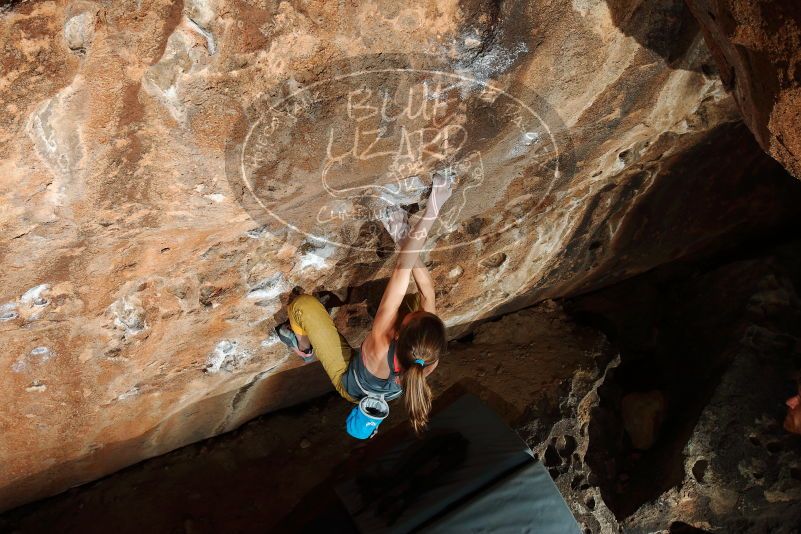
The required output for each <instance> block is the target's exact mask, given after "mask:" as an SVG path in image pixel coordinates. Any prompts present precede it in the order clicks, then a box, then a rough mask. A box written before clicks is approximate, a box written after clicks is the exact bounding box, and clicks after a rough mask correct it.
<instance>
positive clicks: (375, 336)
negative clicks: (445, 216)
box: [366, 179, 451, 345]
mask: <svg viewBox="0 0 801 534" xmlns="http://www.w3.org/2000/svg"><path fill="white" fill-rule="evenodd" d="M450 188H451V184H450V182H448V181H447V179H445V180H439V181H438V182H436V183H435V184H434V187H433V188H432V190H431V196H430V197H429V199H428V203H427V205H426V209H425V211H424V212H423V216H422V217H421V218H420V219H419V220H418V221H417V223H416V224H415V225H414V228H412V230H411V231H410V232H409V235H408V236H407V237H406V238H405V239H404V240H403V241H402V242H401V246H400V250H399V252H398V262H397V263H396V264H395V269H394V270H393V271H392V275H391V276H390V278H389V283H387V287H386V289H385V290H384V295H383V297H382V298H381V303H380V304H379V306H378V311H377V312H376V317H375V320H374V321H373V329H372V330H371V331H370V334H369V335H368V340H370V339H371V338H372V340H373V341H375V342H376V343H381V344H382V345H383V343H384V342H386V341H388V339H389V337H390V335H391V334H392V332H393V331H394V327H395V321H396V319H397V316H398V308H400V305H401V302H402V301H403V297H404V296H405V295H406V290H407V289H408V288H409V281H410V280H411V276H412V273H413V272H415V282H418V277H419V284H420V285H419V286H418V287H419V288H420V292H421V293H422V296H423V300H424V301H426V304H425V306H426V307H430V308H431V309H433V306H434V284H433V283H432V282H431V276H430V275H429V273H428V270H427V269H426V268H425V266H424V265H423V264H422V262H420V252H421V251H422V250H423V246H424V245H425V242H426V239H427V238H428V235H429V232H430V231H431V226H432V225H433V224H434V221H435V220H436V218H437V216H438V215H439V212H440V209H441V207H442V205H443V204H444V203H445V202H446V201H447V200H448V198H449V197H450V194H451V189H450ZM418 264H419V265H418ZM424 309H426V308H425V307H424ZM366 342H367V340H366Z"/></svg>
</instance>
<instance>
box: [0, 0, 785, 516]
mask: <svg viewBox="0 0 801 534" xmlns="http://www.w3.org/2000/svg"><path fill="white" fill-rule="evenodd" d="M0 34H2V40H3V41H2V52H0V54H1V55H0V61H2V73H1V74H0V103H1V105H2V106H3V110H2V115H0V161H2V163H0V166H1V167H0V170H1V171H2V172H0V202H2V211H0V225H2V229H3V234H2V235H3V238H2V241H0V258H2V261H1V262H0V263H1V264H2V271H1V272H0V281H1V283H0V345H2V348H3V350H2V351H1V352H0V368H1V369H2V372H3V377H4V378H3V382H2V384H3V387H2V389H0V404H1V405H2V406H3V408H2V409H1V410H0V414H2V417H0V465H2V469H0V508H9V507H12V506H15V505H17V504H20V503H23V502H26V501H29V500H32V499H35V498H38V497H43V496H45V495H49V494H53V493H56V492H59V491H62V490H64V489H66V488H68V487H70V486H72V485H75V484H78V483H81V482H84V481H87V480H91V479H93V478H96V477H99V476H102V475H104V474H106V473H109V472H111V471H113V470H116V469H119V468H121V467H124V466H126V465H129V464H131V463H133V462H136V461H138V460H140V459H143V458H146V457H150V456H153V455H157V454H160V453H163V452H166V451H168V450H171V449H174V448H176V447H179V446H181V445H183V444H186V443H189V442H192V441H195V440H198V439H201V438H204V437H207V436H210V435H214V434H217V433H220V432H224V431H227V430H230V429H232V428H235V427H236V426H238V425H239V424H241V423H242V422H243V421H245V420H247V419H249V418H251V417H254V416H255V415H257V414H260V413H263V412H265V411H268V410H271V409H276V408H278V407H281V406H285V405H287V404H291V403H293V402H298V401H300V400H302V399H306V398H309V397H311V396H314V395H317V394H320V393H321V392H324V391H328V390H329V389H330V386H329V385H328V384H327V383H326V378H325V376H324V374H323V373H322V372H321V370H320V368H319V364H314V365H309V366H305V367H298V366H299V365H300V363H299V362H297V361H294V360H293V359H292V358H291V357H290V356H289V355H288V354H287V351H286V350H284V349H283V348H282V346H280V344H279V343H278V342H277V340H276V339H275V338H274V337H272V336H270V335H269V332H270V331H271V329H272V327H273V326H274V325H275V324H276V322H277V321H279V320H280V319H281V309H282V303H285V302H286V300H287V299H288V298H289V296H290V292H291V291H292V290H293V288H300V289H302V290H304V291H306V292H312V291H318V290H327V291H331V292H333V294H335V295H338V296H339V298H340V299H341V300H343V301H345V302H347V303H350V304H357V303H358V302H360V301H364V300H366V301H368V302H373V303H374V302H375V300H376V298H377V297H376V295H378V296H380V289H381V287H382V283H381V280H382V279H384V278H386V276H387V274H388V272H389V269H390V267H391V262H392V253H391V250H392V249H391V242H390V239H389V236H388V235H387V234H386V233H385V232H383V230H382V228H383V227H382V225H381V221H380V219H381V216H382V214H383V213H384V211H382V210H384V209H385V208H386V207H387V206H389V205H390V204H401V205H404V206H406V207H407V209H409V210H410V211H414V210H415V209H417V208H419V207H420V205H421V203H424V199H425V197H426V189H427V187H430V184H431V180H432V174H433V173H435V172H443V169H444V168H445V167H446V166H447V164H450V165H452V167H453V168H455V169H457V170H458V172H459V173H460V175H461V177H462V178H464V177H465V176H467V177H469V180H473V181H472V182H471V181H469V180H468V181H467V182H464V183H465V184H466V185H465V187H464V188H463V189H462V191H461V193H459V192H457V194H456V195H454V198H455V199H459V198H461V200H458V202H460V204H459V207H458V209H455V208H451V210H450V212H449V219H448V220H447V221H446V223H447V224H445V223H443V224H442V225H440V226H438V227H437V229H436V233H437V239H436V240H432V242H431V246H432V247H435V248H434V249H433V250H431V251H429V252H428V253H427V254H426V260H427V261H428V263H429V264H430V265H431V270H432V273H433V276H434V279H435V280H436V283H437V287H438V288H440V289H441V290H442V294H441V303H440V304H439V309H440V310H441V314H442V316H443V318H444V319H445V321H446V322H447V324H448V325H449V327H450V328H451V334H452V335H457V334H458V333H460V332H464V331H466V329H467V328H468V327H469V325H470V324H471V323H472V322H475V321H478V320H481V319H484V318H487V317H491V316H493V315H494V314H497V313H500V312H501V311H504V310H510V309H514V308H520V307H522V306H525V305H527V304H531V303H533V302H536V301H539V300H542V299H544V298H548V297H556V296H563V295H569V294H575V293H577V292H580V291H584V290H588V289H592V288H596V287H600V286H602V285H604V284H608V283H611V282H614V281H615V280H619V279H622V278H625V277H627V276H630V275H631V274H634V273H637V272H641V271H644V270H647V269H649V268H651V267H653V266H654V265H657V264H659V263H662V262H664V261H668V260H671V259H674V258H677V257H680V256H683V255H685V254H689V253H692V252H694V251H697V250H700V249H703V248H704V247H705V246H706V244H707V243H709V242H710V241H712V240H714V239H715V238H716V237H717V236H719V235H722V234H725V233H726V232H728V231H729V229H731V228H734V227H736V224H735V223H737V222H738V221H741V220H742V221H751V222H752V223H753V222H754V221H759V220H762V219H760V217H770V216H772V214H771V213H767V210H764V209H762V207H763V206H762V205H761V204H760V203H759V202H758V201H755V202H749V203H742V204H739V205H738V207H737V209H736V210H730V211H727V212H726V217H720V216H719V214H718V212H717V211H716V206H715V204H714V203H715V202H716V201H717V200H719V199H718V197H716V196H714V195H713V196H711V197H710V196H705V195H706V194H708V193H709V191H710V190H709V189H704V187H706V186H705V185H701V184H709V183H714V180H715V179H714V176H718V175H719V173H720V172H721V171H722V170H725V171H726V179H727V180H732V181H733V183H738V180H739V179H740V178H742V177H743V176H745V174H746V173H747V172H754V171H755V170H758V169H759V166H760V165H761V163H760V162H759V159H758V155H757V154H756V152H755V151H754V150H753V149H752V147H751V145H750V144H749V141H748V139H747V137H746V136H745V135H744V132H743V129H742V128H739V127H738V126H737V125H736V124H734V121H736V111H735V109H734V106H733V102H732V100H731V99H730V97H729V96H728V95H727V93H726V91H725V90H724V88H723V86H722V84H721V82H720V81H719V80H718V79H717V78H716V77H715V76H712V75H707V74H705V73H704V71H705V70H708V69H706V68H705V65H708V64H709V61H710V58H709V57H708V53H707V50H706V48H705V44H704V41H703V37H702V35H701V34H700V32H699V31H698V28H697V27H696V25H695V22H694V19H693V18H692V16H691V15H690V14H689V12H687V11H686V10H685V8H684V7H683V4H682V3H681V2H665V1H663V2H654V3H648V4H647V5H645V4H643V5H641V6H639V8H638V9H634V8H632V7H630V6H629V7H618V6H615V5H614V4H611V3H610V4H609V5H606V4H604V3H603V2H599V3H591V2H589V3H588V2H573V3H568V2H538V1H536V2H506V3H504V4H503V5H502V6H501V7H500V8H499V7H497V5H496V3H494V2H480V1H479V2H427V3H417V4H414V5H412V6H407V5H406V4H404V3H401V2H398V3H393V2H345V3H343V2H323V1H311V2H305V3H302V4H296V3H289V2H280V3H273V2H265V1H261V0H186V1H185V2H180V1H169V0H136V1H134V0H128V1H121V2H111V3H97V2H89V1H70V2H47V1H44V2H30V1H21V2H14V3H12V4H9V5H7V6H6V7H4V8H2V11H0ZM381 69H384V70H385V71H386V72H387V73H390V74H387V75H386V76H382V75H377V74H375V73H376V72H377V71H380V70H381ZM361 71H366V72H367V74H364V75H360V76H361V77H359V78H356V77H354V76H353V75H354V73H356V72H361ZM399 73H400V74H399ZM337 76H340V78H336V77H337ZM342 76H344V78H343V77H342ZM332 80H334V81H332ZM449 80H450V81H451V82H452V83H450V84H446V83H444V82H447V81H449ZM437 82H439V83H440V85H437V84H436V83H437ZM437 88H438V89H437ZM425 91H428V92H425ZM367 93H370V97H369V98H367V96H366V95H367ZM387 95H390V98H389V100H388V102H389V105H388V108H387V109H384V110H382V107H381V106H382V104H383V102H385V101H387V100H386V99H385V97H386V96H387ZM410 95H411V96H410ZM405 97H409V98H410V99H411V101H412V102H413V105H411V106H410V107H408V109H407V108H405V107H404V105H402V102H407V103H408V102H409V98H406V100H404V98H405ZM421 99H424V100H425V102H429V103H430V107H429V108H428V111H427V112H426V113H427V114H422V115H415V113H414V111H413V110H415V109H416V110H420V109H421V104H420V102H421V101H422V100H421ZM423 107H425V106H423ZM387 110H389V111H387ZM385 112H386V113H385ZM268 119H269V121H268ZM273 119H275V122H273ZM254 132H255V134H254ZM379 141H380V143H385V144H386V147H390V148H386V147H384V148H380V146H383V145H376V143H378V142H379ZM360 143H361V144H360ZM701 143H703V147H706V148H704V150H707V149H709V147H710V146H711V147H712V148H713V149H716V150H725V151H735V152H737V153H738V154H740V158H739V161H738V162H737V165H736V166H731V168H728V167H727V168H725V169H722V168H721V165H722V164H721V163H720V162H719V161H710V160H708V159H707V158H705V157H704V154H703V153H701V152H699V150H701V149H700V148H699V147H701V146H702V145H701ZM365 146H367V147H369V149H368V148H364V147H365ZM359 147H362V148H363V149H360V148H359ZM716 147H717V148H716ZM379 148H380V149H379ZM476 170H480V171H481V172H478V173H474V171H476ZM699 176H700V177H703V180H694V181H692V182H688V181H687V180H689V179H690V178H692V177H699ZM710 177H711V178H710ZM468 186H469V187H468ZM694 187H699V188H700V189H697V190H695V189H693V188H694ZM471 188H472V189H471ZM732 190H733V191H734V192H736V194H743V191H742V190H741V189H740V190H738V189H737V188H733V189H732ZM734 192H733V193H732V195H735V193H734ZM460 195H461V197H460ZM727 200H730V199H725V198H724V199H720V201H721V202H725V201H727ZM757 200H758V199H757ZM453 202H454V203H455V202H457V200H454V201H453ZM453 205H454V206H455V205H456V204H453ZM660 206H670V210H668V211H667V212H666V213H663V212H661V211H660V210H659V209H657V208H658V207H660ZM699 206H703V207H704V208H705V209H706V211H704V210H696V211H695V213H702V215H701V217H702V220H698V219H693V218H688V217H687V213H688V210H691V209H692V208H698V207H699ZM326 210H327V211H326ZM749 210H750V211H749ZM703 213H708V218H706V219H704V218H703V217H704V215H703ZM698 227H702V228H703V232H700V233H699V232H698V231H697V230H696V231H694V230H693V228H698ZM346 326H347V325H346ZM363 326H364V325H363V324H361V323H359V324H358V325H356V326H353V325H351V327H353V328H363ZM357 337H358V336H357Z"/></svg>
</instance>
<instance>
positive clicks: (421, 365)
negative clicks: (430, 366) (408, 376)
mask: <svg viewBox="0 0 801 534" xmlns="http://www.w3.org/2000/svg"><path fill="white" fill-rule="evenodd" d="M414 363H416V364H417V365H419V366H420V367H425V366H426V361H425V360H424V359H422V358H415V359H414Z"/></svg>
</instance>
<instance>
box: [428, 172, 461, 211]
mask: <svg viewBox="0 0 801 534" xmlns="http://www.w3.org/2000/svg"><path fill="white" fill-rule="evenodd" d="M454 182H455V176H454V175H453V173H452V171H451V169H450V167H448V168H447V169H446V170H445V171H443V172H438V173H435V174H434V178H433V186H432V188H431V195H429V197H428V202H429V206H431V207H432V208H433V210H434V213H433V215H434V216H437V215H439V212H440V211H441V210H442V206H444V205H445V203H446V202H447V201H448V199H449V198H451V195H452V194H453V185H454Z"/></svg>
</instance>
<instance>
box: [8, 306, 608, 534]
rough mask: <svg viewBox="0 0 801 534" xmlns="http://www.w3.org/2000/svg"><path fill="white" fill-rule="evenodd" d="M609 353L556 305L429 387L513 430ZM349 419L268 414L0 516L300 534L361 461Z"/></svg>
mask: <svg viewBox="0 0 801 534" xmlns="http://www.w3.org/2000/svg"><path fill="white" fill-rule="evenodd" d="M506 335H509V338H508V339H507V338H506V337H505V336H506ZM610 353H611V349H610V347H609V343H608V342H607V341H606V338H605V337H604V336H603V334H602V333H601V332H599V331H598V330H596V329H594V328H588V327H580V326H578V325H576V324H575V323H574V322H573V321H571V320H570V318H569V317H568V316H567V315H566V314H565V313H564V312H563V311H562V309H561V307H560V306H559V305H557V304H556V303H554V302H550V301H549V302H546V303H542V304H540V305H538V306H536V307H534V308H528V309H525V310H522V311H520V312H516V313H514V314H510V315H507V316H504V317H503V318H501V319H500V320H498V321H493V322H489V323H485V324H483V325H481V326H480V327H479V328H478V329H477V332H476V334H475V336H474V337H473V339H472V340H470V341H453V342H451V344H450V346H449V349H448V365H447V366H446V365H443V366H441V368H438V369H437V372H436V373H435V374H433V375H432V387H433V388H434V391H435V392H436V394H437V396H440V395H441V394H442V393H443V392H444V391H446V390H447V389H448V388H450V387H451V386H452V385H453V384H455V383H459V384H460V385H461V386H463V388H465V389H468V390H469V391H471V392H473V393H474V394H476V395H478V396H480V397H481V398H482V399H484V400H485V402H487V403H488V404H489V405H490V406H492V407H493V409H495V410H496V411H497V413H498V414H499V415H500V416H501V417H503V418H504V419H505V420H506V421H508V422H509V423H511V424H514V423H515V422H516V421H519V420H521V419H522V420H526V421H531V413H535V412H538V409H537V407H538V406H539V405H541V404H544V405H548V406H555V405H556V404H558V401H559V399H560V398H561V396H562V395H564V393H565V387H564V386H565V385H566V384H570V381H571V378H572V376H573V375H574V372H575V371H576V369H580V370H582V371H583V370H586V369H590V368H593V369H594V368H595V367H597V366H601V367H603V366H605V365H606V363H607V362H608V361H609V359H610V357H611V354H610ZM532 360H533V361H536V362H537V364H536V365H532V364H531V362H532ZM596 360H597V361H598V363H597V364H596V363H595V362H596ZM349 410H350V407H349V405H348V404H347V403H344V402H342V401H341V399H339V397H338V396H336V394H331V395H327V396H324V397H323V398H321V399H317V400H314V401H311V402H308V403H303V404H302V405H301V406H296V407H293V408H289V409H287V410H282V411H279V412H278V413H270V414H267V415H265V416H262V417H259V418H257V419H256V420H254V421H252V422H250V423H248V424H246V425H243V427H242V428H240V429H239V430H236V431H234V432H229V433H227V434H225V435H223V436H218V437H216V438H212V439H209V440H204V441H202V442H200V443H196V444H192V445H189V446H186V447H184V448H182V449H179V450H177V451H174V452H171V453H168V454H165V455H162V456H159V457H157V458H153V459H150V460H147V461H144V462H141V463H139V464H137V465H135V466H132V467H130V468H128V469H125V470H122V471H120V472H118V473H114V474H112V475H110V476H108V477H105V478H103V479H102V480H98V481H96V482H93V483H90V484H85V485H83V486H80V487H78V488H74V489H73V490H70V491H67V492H65V493H62V494H61V495H57V496H55V497H53V498H51V499H45V500H42V501H38V502H34V503H31V504H29V505H26V506H22V507H20V508H17V509H16V510H13V511H11V512H8V513H6V514H0V531H3V532H6V531H8V532H18V533H20V534H27V533H29V532H30V533H38V532H42V531H58V532H82V533H87V534H89V533H95V532H97V533H105V532H108V530H109V526H110V525H114V526H115V530H116V531H117V532H119V533H120V534H128V533H131V534H136V533H140V532H173V531H178V532H181V531H191V532H196V533H198V534H207V533H208V534H214V533H216V532H253V531H259V532H265V531H266V532H273V531H275V532H295V531H297V529H290V528H282V526H279V525H281V523H282V519H283V518H284V517H285V516H286V515H287V514H288V513H289V512H290V511H291V510H292V509H293V508H295V507H297V508H299V509H300V510H301V512H302V513H304V514H305V516H306V517H308V514H309V512H310V510H309V505H308V502H309V500H314V497H313V496H312V497H307V495H308V494H309V492H310V491H311V490H312V489H313V488H314V487H315V486H317V485H318V484H321V483H325V482H324V481H325V480H326V479H328V477H329V476H331V475H332V472H336V471H338V470H340V469H341V467H342V465H341V464H342V462H343V461H346V459H348V458H350V459H352V460H356V461H358V460H359V459H360V458H363V454H364V453H365V447H364V446H356V447H354V442H353V439H352V438H350V436H348V435H347V434H346V433H345V432H344V431H343V429H342V421H344V420H345V418H346V417H347V415H348V411H349ZM404 417H405V414H404V412H403V410H401V409H398V408H396V406H395V405H393V406H392V408H391V413H390V417H389V419H388V420H387V421H386V422H385V423H383V424H382V426H381V435H383V436H386V435H389V433H390V431H391V429H393V427H395V428H394V430H403V427H405V430H406V431H407V432H409V431H410V429H409V428H408V425H407V424H406V423H405V421H404ZM397 426H400V427H402V428H400V429H398V428H397ZM371 443H374V442H371ZM304 447H305V448H304ZM298 503H301V504H298Z"/></svg>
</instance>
